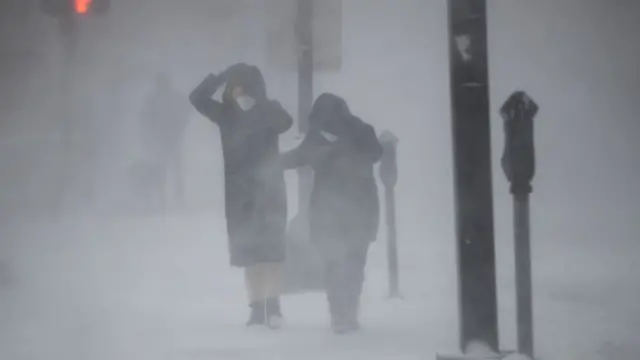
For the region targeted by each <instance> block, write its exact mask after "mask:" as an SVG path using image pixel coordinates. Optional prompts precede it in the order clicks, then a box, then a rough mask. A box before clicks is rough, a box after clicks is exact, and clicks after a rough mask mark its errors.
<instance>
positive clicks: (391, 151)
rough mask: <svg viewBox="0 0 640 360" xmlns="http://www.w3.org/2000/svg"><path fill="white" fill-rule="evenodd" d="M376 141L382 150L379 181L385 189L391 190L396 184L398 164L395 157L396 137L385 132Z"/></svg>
mask: <svg viewBox="0 0 640 360" xmlns="http://www.w3.org/2000/svg"><path fill="white" fill-rule="evenodd" d="M378 141H379V142H380V145H382V149H383V153H382V159H380V168H379V174H380V179H381V180H382V184H383V185H384V186H385V187H387V188H393V187H395V186H396V183H397V182H398V163H397V156H396V146H397V144H398V137H396V136H395V135H394V134H393V133H392V132H390V131H388V130H385V131H383V132H382V134H380V137H379V138H378Z"/></svg>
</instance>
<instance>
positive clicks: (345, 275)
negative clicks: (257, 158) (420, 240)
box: [282, 93, 382, 333]
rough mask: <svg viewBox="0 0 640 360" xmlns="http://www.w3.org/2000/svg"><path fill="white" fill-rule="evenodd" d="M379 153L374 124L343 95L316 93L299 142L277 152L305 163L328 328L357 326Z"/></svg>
mask: <svg viewBox="0 0 640 360" xmlns="http://www.w3.org/2000/svg"><path fill="white" fill-rule="evenodd" d="M381 157H382V146H381V145H380V143H379V142H378V139H377V137H376V133H375V130H374V128H373V127H372V126H371V125H369V124H367V123H365V122H363V121H362V120H360V119H359V118H358V117H356V116H354V115H353V114H352V113H351V111H350V110H349V107H348V106H347V103H346V102H345V100H344V99H342V98H340V97H338V96H336V95H333V94H328V93H325V94H322V95H320V96H319V97H318V99H316V101H315V103H314V105H313V109H312V111H311V115H310V117H309V132H308V133H307V135H306V136H305V138H304V140H303V141H302V143H301V144H300V145H299V146H298V147H297V148H296V149H293V150H291V151H289V152H286V153H284V154H283V156H282V161H283V164H284V166H285V168H295V167H300V166H311V167H312V168H313V170H314V184H313V190H312V192H311V199H310V204H309V225H310V231H311V239H312V241H313V242H314V243H315V244H316V245H317V246H318V248H319V249H320V251H321V252H322V254H323V256H324V258H325V261H326V274H325V276H326V290H327V298H328V302H329V310H330V313H331V319H332V327H333V329H334V330H335V331H336V332H338V333H342V332H347V331H352V330H357V329H358V328H359V324H358V307H359V302H360V294H361V292H362V284H363V282H364V268H365V265H366V260H367V251H368V248H369V244H370V243H371V242H373V241H374V240H375V239H376V236H377V232H378V223H379V216H380V215H379V213H380V206H379V200H378V189H377V185H376V181H375V178H374V174H373V167H374V164H375V163H376V162H378V161H379V160H380V158H381Z"/></svg>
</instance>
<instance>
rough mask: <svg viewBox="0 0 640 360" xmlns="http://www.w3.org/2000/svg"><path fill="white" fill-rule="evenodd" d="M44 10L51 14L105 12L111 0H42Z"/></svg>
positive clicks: (55, 15) (67, 14)
mask: <svg viewBox="0 0 640 360" xmlns="http://www.w3.org/2000/svg"><path fill="white" fill-rule="evenodd" d="M40 4H41V6H42V11H43V12H44V13H45V14H47V15H50V16H54V17H60V16H69V15H89V14H104V13H106V12H107V11H108V10H109V5H110V0H40Z"/></svg>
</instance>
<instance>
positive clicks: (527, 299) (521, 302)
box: [513, 194, 533, 358]
mask: <svg viewBox="0 0 640 360" xmlns="http://www.w3.org/2000/svg"><path fill="white" fill-rule="evenodd" d="M513 214H514V216H513V222H514V224H513V225H514V231H515V255H516V296H517V309H518V310H517V311H518V315H517V319H518V351H519V352H520V353H522V354H525V355H527V356H530V357H532V358H533V306H532V291H531V243H530V239H529V235H530V231H529V195H528V194H523V195H521V196H514V198H513Z"/></svg>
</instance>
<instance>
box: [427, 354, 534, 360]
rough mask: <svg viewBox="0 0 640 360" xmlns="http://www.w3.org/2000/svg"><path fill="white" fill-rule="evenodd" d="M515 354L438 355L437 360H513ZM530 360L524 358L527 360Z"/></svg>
mask: <svg viewBox="0 0 640 360" xmlns="http://www.w3.org/2000/svg"><path fill="white" fill-rule="evenodd" d="M513 354H514V352H500V353H499V354H491V355H488V354H485V355H476V354H436V360H511V358H510V357H511V356H512V355H513ZM513 359H514V360H521V359H520V358H517V357H516V358H513ZM525 359H528V358H523V359H522V360H525Z"/></svg>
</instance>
